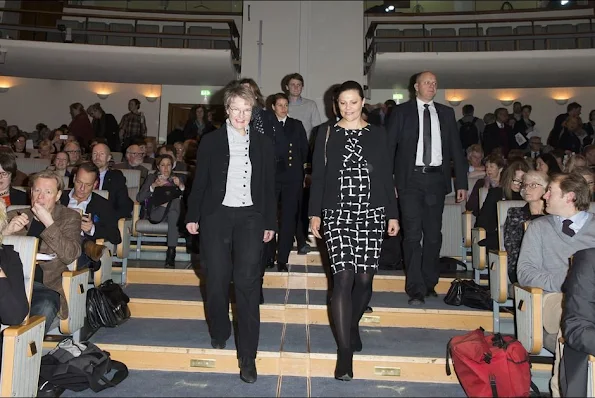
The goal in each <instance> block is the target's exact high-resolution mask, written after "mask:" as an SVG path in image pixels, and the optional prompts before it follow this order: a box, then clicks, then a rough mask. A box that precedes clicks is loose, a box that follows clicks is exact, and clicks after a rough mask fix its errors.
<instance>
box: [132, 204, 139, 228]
mask: <svg viewBox="0 0 595 398" xmlns="http://www.w3.org/2000/svg"><path fill="white" fill-rule="evenodd" d="M140 209H141V204H140V203H139V202H134V206H133V207H132V236H138V233H137V232H136V222H137V221H138V220H139V219H140Z"/></svg>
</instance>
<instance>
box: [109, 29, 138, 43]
mask: <svg viewBox="0 0 595 398" xmlns="http://www.w3.org/2000/svg"><path fill="white" fill-rule="evenodd" d="M109 30H110V31H111V32H130V36H111V35H110V36H108V37H107V44H109V45H110V46H131V45H132V32H133V31H134V26H133V25H132V24H129V23H110V24H109Z"/></svg>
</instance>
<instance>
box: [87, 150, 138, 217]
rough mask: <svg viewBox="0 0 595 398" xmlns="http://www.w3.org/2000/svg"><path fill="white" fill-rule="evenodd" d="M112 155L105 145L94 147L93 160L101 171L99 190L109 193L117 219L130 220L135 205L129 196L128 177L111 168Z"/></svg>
mask: <svg viewBox="0 0 595 398" xmlns="http://www.w3.org/2000/svg"><path fill="white" fill-rule="evenodd" d="M111 157H112V153H111V151H110V149H109V147H108V146H107V145H105V144H97V145H95V146H94V147H93V151H92V153H91V158H92V159H93V163H94V164H95V166H97V168H98V169H99V184H98V185H97V189H103V190H106V191H108V192H109V203H110V204H111V205H112V208H113V209H114V210H115V212H116V214H115V215H116V219H120V218H130V217H131V216H132V208H133V206H134V203H133V202H132V200H131V199H130V197H129V196H128V188H127V187H126V177H124V174H122V172H121V171H120V170H114V169H110V168H109V161H110V159H111Z"/></svg>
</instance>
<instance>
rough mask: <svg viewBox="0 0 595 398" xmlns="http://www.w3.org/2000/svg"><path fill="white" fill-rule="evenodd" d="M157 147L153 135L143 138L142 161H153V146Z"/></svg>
mask: <svg viewBox="0 0 595 398" xmlns="http://www.w3.org/2000/svg"><path fill="white" fill-rule="evenodd" d="M156 147H157V139H156V138H155V137H147V138H145V155H144V156H145V157H144V159H143V161H142V163H153V162H154V161H155V148H156Z"/></svg>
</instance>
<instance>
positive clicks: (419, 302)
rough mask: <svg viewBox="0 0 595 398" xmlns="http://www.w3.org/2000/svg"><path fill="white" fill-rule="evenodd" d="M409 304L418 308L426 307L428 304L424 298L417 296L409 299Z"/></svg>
mask: <svg viewBox="0 0 595 398" xmlns="http://www.w3.org/2000/svg"><path fill="white" fill-rule="evenodd" d="M407 303H408V304H409V305H413V306H417V305H424V304H425V303H426V300H425V299H424V297H423V296H422V295H418V296H417V295H416V296H412V297H410V298H409V301H407Z"/></svg>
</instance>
